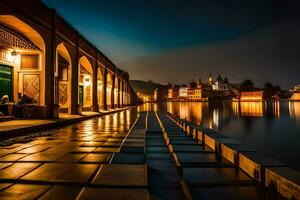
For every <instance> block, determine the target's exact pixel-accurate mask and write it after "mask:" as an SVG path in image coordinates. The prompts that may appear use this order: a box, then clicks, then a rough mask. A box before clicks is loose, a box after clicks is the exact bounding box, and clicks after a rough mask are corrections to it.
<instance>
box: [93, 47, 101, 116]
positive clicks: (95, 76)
mask: <svg viewBox="0 0 300 200" xmlns="http://www.w3.org/2000/svg"><path fill="white" fill-rule="evenodd" d="M92 91H93V92H92V94H93V108H92V110H93V111H94V112H99V105H98V58H97V52H96V60H95V63H94V66H93V89H92Z"/></svg>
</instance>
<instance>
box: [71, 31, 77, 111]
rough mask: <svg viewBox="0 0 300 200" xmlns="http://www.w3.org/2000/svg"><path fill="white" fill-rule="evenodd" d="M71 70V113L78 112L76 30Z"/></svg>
mask: <svg viewBox="0 0 300 200" xmlns="http://www.w3.org/2000/svg"><path fill="white" fill-rule="evenodd" d="M72 63H73V64H72V70H71V73H72V75H71V114H72V115H76V114H78V96H79V94H78V87H79V83H78V82H79V80H78V76H79V74H78V73H79V37H78V32H76V47H75V56H74V61H73V62H72Z"/></svg>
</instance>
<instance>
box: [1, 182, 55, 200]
mask: <svg viewBox="0 0 300 200" xmlns="http://www.w3.org/2000/svg"><path fill="white" fill-rule="evenodd" d="M49 188H50V186H48V185H30V184H14V185H12V186H10V187H8V188H6V189H5V190H3V191H1V192H0V196H1V199H3V200H5V199H18V200H22V199H24V200H25V199H36V198H37V197H38V196H40V195H41V194H43V193H44V192H45V191H46V190H48V189H49Z"/></svg>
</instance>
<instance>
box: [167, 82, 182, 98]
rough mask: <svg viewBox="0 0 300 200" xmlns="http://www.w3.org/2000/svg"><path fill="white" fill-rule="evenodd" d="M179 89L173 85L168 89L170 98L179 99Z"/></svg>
mask: <svg viewBox="0 0 300 200" xmlns="http://www.w3.org/2000/svg"><path fill="white" fill-rule="evenodd" d="M179 89H180V88H179V87H178V86H176V85H172V87H171V88H169V89H168V99H169V100H177V99H178V97H179Z"/></svg>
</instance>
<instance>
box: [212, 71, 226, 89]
mask: <svg viewBox="0 0 300 200" xmlns="http://www.w3.org/2000/svg"><path fill="white" fill-rule="evenodd" d="M210 78H211V77H210ZM210 82H211V81H210ZM211 84H212V89H213V90H216V91H224V90H226V91H227V90H229V82H228V79H227V78H226V77H225V78H223V77H222V76H221V75H220V74H219V75H218V76H217V78H216V79H215V80H214V81H212V83H211Z"/></svg>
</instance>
